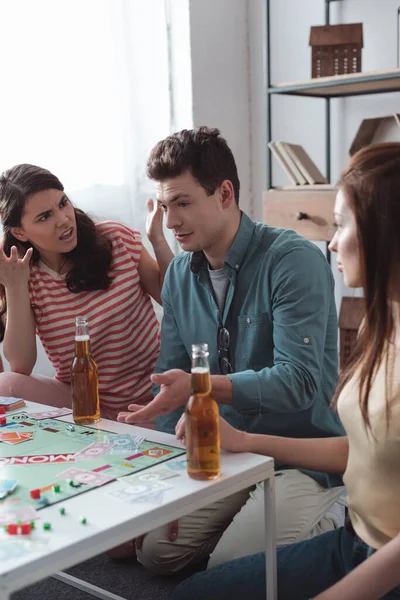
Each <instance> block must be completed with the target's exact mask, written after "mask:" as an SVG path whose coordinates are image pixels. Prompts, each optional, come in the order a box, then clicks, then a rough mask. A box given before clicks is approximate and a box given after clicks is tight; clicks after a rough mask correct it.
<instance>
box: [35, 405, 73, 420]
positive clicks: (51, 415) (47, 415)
mask: <svg viewBox="0 0 400 600" xmlns="http://www.w3.org/2000/svg"><path fill="white" fill-rule="evenodd" d="M71 413H72V410H71V409H70V408H55V409H52V410H48V411H46V412H36V413H28V417H30V418H31V419H36V420H38V421H41V420H43V419H55V418H56V417H64V416H65V415H70V414H71Z"/></svg>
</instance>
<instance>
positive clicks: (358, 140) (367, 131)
mask: <svg viewBox="0 0 400 600" xmlns="http://www.w3.org/2000/svg"><path fill="white" fill-rule="evenodd" d="M385 125H386V126H391V125H393V128H394V129H396V127H397V137H398V129H400V114H397V113H392V114H391V115H386V116H384V117H373V118H371V119H363V120H362V121H361V125H360V127H359V128H358V130H357V133H356V135H355V136H354V139H353V142H352V144H351V146H350V156H353V154H355V153H356V152H357V151H358V150H360V149H361V148H363V147H364V146H368V145H369V144H373V143H376V142H379V141H380V140H379V137H380V136H379V133H380V130H381V128H383V127H384V126H385Z"/></svg>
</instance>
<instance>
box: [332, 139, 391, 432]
mask: <svg viewBox="0 0 400 600" xmlns="http://www.w3.org/2000/svg"><path fill="white" fill-rule="evenodd" d="M339 185H340V187H341V189H342V190H343V192H344V194H345V196H346V199H347V200H348V202H349V203H350V206H351V208H352V210H353V211H354V215H355V219H356V223H357V231H358V241H359V248H360V256H361V270H362V287H363V289H364V305H365V321H364V323H363V325H362V327H361V328H360V332H359V336H358V339H357V343H356V345H355V349H354V351H353V353H352V356H351V357H350V360H349V363H348V365H347V366H346V367H345V369H344V370H343V372H342V373H341V377H340V380H339V385H338V388H337V390H336V393H335V398H334V403H335V402H336V401H337V399H338V397H339V394H340V392H341V391H342V390H343V388H344V386H345V385H346V384H347V383H348V381H349V380H350V379H351V378H352V376H353V375H354V372H355V369H359V370H360V382H361V384H360V397H359V402H360V408H361V413H362V416H363V419H364V423H365V425H366V427H367V429H369V430H371V424H370V419H369V412H368V401H369V396H370V391H371V387H372V384H373V381H374V377H375V375H376V373H377V371H378V368H379V366H380V365H381V364H382V361H383V359H384V358H385V356H387V352H388V348H391V345H390V342H392V341H393V336H394V329H395V324H394V320H393V313H392V308H391V306H390V298H392V297H393V292H394V289H393V288H394V285H397V286H399V283H400V275H399V271H400V143H397V142H392V143H385V144H373V145H371V146H366V147H365V148H363V149H361V150H359V152H357V153H356V154H355V155H354V156H353V157H352V158H351V160H350V162H349V164H348V166H347V167H346V169H345V171H344V172H343V174H342V177H341V180H340V184H339ZM396 293H398V289H397V290H396ZM392 369H393V364H391V361H390V360H388V361H387V363H386V415H387V420H388V422H389V415H390V393H389V389H390V388H391V384H390V381H391V371H392Z"/></svg>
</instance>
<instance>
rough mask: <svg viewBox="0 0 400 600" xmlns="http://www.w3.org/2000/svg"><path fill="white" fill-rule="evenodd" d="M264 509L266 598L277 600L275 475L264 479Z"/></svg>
mask: <svg viewBox="0 0 400 600" xmlns="http://www.w3.org/2000/svg"><path fill="white" fill-rule="evenodd" d="M264 509H265V536H266V540H265V560H266V565H265V566H266V575H267V590H266V591H267V600H277V575H276V521H275V476H274V475H272V476H271V477H269V478H268V479H266V480H265V481H264Z"/></svg>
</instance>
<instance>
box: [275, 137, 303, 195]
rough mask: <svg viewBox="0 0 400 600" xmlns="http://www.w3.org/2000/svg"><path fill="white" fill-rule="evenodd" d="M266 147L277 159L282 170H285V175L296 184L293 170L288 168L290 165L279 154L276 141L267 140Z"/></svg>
mask: <svg viewBox="0 0 400 600" xmlns="http://www.w3.org/2000/svg"><path fill="white" fill-rule="evenodd" d="M268 148H269V149H270V150H271V152H272V154H273V155H274V156H275V158H276V159H277V161H278V162H279V164H280V165H281V166H282V167H283V170H284V171H285V173H286V175H287V176H288V177H289V179H290V181H291V182H292V183H293V184H294V185H297V184H298V181H297V177H296V175H295V174H294V173H293V171H292V170H291V169H290V167H289V166H288V164H287V163H286V161H285V159H284V158H283V156H281V153H280V151H279V149H278V147H277V146H276V142H269V144H268Z"/></svg>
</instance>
